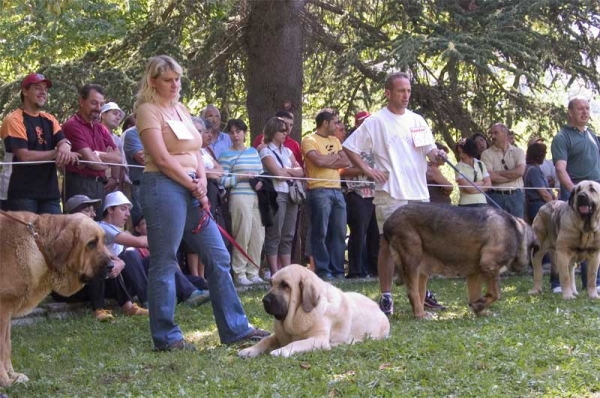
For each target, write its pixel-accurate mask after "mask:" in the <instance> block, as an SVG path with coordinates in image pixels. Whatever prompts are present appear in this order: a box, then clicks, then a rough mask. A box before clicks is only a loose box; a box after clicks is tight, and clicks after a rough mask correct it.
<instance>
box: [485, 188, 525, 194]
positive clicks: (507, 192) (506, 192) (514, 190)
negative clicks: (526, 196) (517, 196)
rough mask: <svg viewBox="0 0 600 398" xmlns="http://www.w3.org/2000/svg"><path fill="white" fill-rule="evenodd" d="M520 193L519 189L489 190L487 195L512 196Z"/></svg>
mask: <svg viewBox="0 0 600 398" xmlns="http://www.w3.org/2000/svg"><path fill="white" fill-rule="evenodd" d="M517 192H521V190H520V189H490V190H489V191H488V193H497V194H498V195H512V194H513V193H517Z"/></svg>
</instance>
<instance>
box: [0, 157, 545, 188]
mask: <svg viewBox="0 0 600 398" xmlns="http://www.w3.org/2000/svg"><path fill="white" fill-rule="evenodd" d="M46 163H55V161H54V160H34V161H28V162H0V166H4V165H26V164H46ZM79 163H84V164H101V165H105V166H120V167H125V165H123V163H106V162H95V161H89V160H80V161H79ZM127 167H134V168H141V169H143V168H144V166H139V165H127ZM227 175H229V176H240V177H257V175H256V174H244V173H228V174H227ZM260 177H261V178H272V179H276V180H286V181H287V180H298V181H321V182H345V183H356V182H360V183H361V184H371V185H375V182H374V181H356V180H332V179H327V178H311V177H282V176H272V175H268V174H261V175H260ZM427 186H429V187H439V188H447V187H452V188H455V187H456V188H473V186H472V185H454V184H451V185H447V184H446V185H444V184H427ZM488 189H489V190H494V189H497V190H513V189H522V190H527V189H535V190H537V189H543V188H532V187H512V186H510V187H506V186H502V187H498V186H496V187H495V186H491V187H489V188H488ZM549 189H556V188H549Z"/></svg>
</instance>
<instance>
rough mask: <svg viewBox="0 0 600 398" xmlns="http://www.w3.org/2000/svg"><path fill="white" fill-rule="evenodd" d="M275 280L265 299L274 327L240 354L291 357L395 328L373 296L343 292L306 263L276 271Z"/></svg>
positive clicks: (377, 335) (380, 336)
mask: <svg viewBox="0 0 600 398" xmlns="http://www.w3.org/2000/svg"><path fill="white" fill-rule="evenodd" d="M271 285H272V287H271V290H269V292H268V293H267V295H265V297H264V298H263V304H264V307H265V310H266V311H267V313H269V314H270V315H273V316H274V317H275V326H274V332H273V334H272V335H270V336H269V337H266V338H264V339H262V340H261V341H260V342H258V343H257V344H255V345H254V346H252V347H250V348H246V349H243V350H241V351H240V352H239V356H241V357H255V356H257V355H260V354H262V353H264V352H268V351H271V355H273V356H282V357H289V356H290V355H293V354H295V353H298V352H305V351H313V350H318V349H325V350H328V349H329V348H331V347H332V346H336V345H338V344H352V343H356V342H359V341H362V340H364V339H366V338H372V339H383V338H386V337H387V336H388V334H389V332H390V323H389V321H388V319H387V317H386V316H385V315H384V314H383V312H381V310H380V309H379V306H378V305H377V304H376V303H375V302H374V301H373V300H371V299H369V298H367V297H365V296H363V295H362V294H359V293H344V292H343V291H341V290H340V289H338V288H337V287H335V286H333V285H331V284H329V283H326V282H323V281H322V280H321V279H320V278H319V277H318V276H317V275H315V273H314V272H312V271H310V270H308V269H307V268H305V267H303V266H301V265H290V266H287V267H285V268H283V269H282V270H280V271H277V273H276V274H275V275H274V276H273V279H272V280H271Z"/></svg>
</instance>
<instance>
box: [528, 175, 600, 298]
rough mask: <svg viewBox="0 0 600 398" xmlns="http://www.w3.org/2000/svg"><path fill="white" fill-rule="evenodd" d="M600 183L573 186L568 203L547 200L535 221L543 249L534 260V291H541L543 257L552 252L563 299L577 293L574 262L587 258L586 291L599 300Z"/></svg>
mask: <svg viewBox="0 0 600 398" xmlns="http://www.w3.org/2000/svg"><path fill="white" fill-rule="evenodd" d="M599 207H600V184H598V183H597V182H594V181H582V182H580V183H579V184H577V185H575V187H573V190H572V191H571V196H570V197H569V202H562V201H558V200H556V201H552V202H548V203H546V204H545V205H544V206H543V207H542V208H541V209H540V211H539V212H538V214H537V216H536V217H535V219H534V220H533V231H534V232H535V234H536V236H537V238H538V240H539V242H540V245H541V250H540V251H538V252H537V253H536V254H535V255H534V256H533V259H532V262H533V289H531V290H530V291H529V293H531V294H539V293H541V292H542V257H544V254H545V253H546V252H550V253H551V254H552V256H551V257H552V258H553V263H554V264H553V266H555V267H556V269H557V271H558V274H559V277H560V287H561V289H562V295H563V298H564V299H573V298H575V296H576V295H577V288H576V287H575V264H576V263H579V262H582V261H587V262H588V268H587V273H588V275H587V277H588V282H587V283H588V285H587V291H588V295H589V296H590V297H591V298H594V299H597V298H598V292H597V290H596V274H597V273H598V263H599V262H600V211H598V210H599Z"/></svg>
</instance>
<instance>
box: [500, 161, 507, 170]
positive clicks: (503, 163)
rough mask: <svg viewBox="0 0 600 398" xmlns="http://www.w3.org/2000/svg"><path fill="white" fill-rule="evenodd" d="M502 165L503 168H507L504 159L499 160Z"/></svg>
mask: <svg viewBox="0 0 600 398" xmlns="http://www.w3.org/2000/svg"><path fill="white" fill-rule="evenodd" d="M501 162H502V165H503V166H504V170H508V166H507V165H506V162H505V161H504V159H502V160H501Z"/></svg>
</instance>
